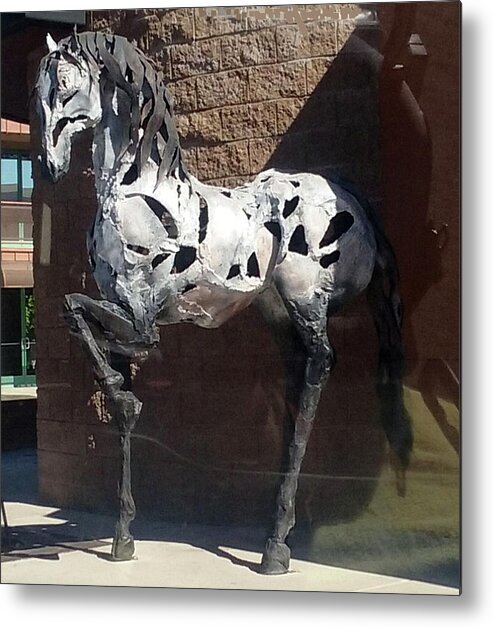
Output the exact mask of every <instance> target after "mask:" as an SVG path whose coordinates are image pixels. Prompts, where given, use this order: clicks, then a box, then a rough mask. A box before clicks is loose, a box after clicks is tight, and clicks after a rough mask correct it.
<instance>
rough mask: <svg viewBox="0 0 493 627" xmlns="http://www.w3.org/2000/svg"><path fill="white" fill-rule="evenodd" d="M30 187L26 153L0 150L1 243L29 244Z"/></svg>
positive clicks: (30, 221)
mask: <svg viewBox="0 0 493 627" xmlns="http://www.w3.org/2000/svg"><path fill="white" fill-rule="evenodd" d="M32 190H33V177H32V164H31V160H30V158H29V155H28V153H24V152H13V151H10V152H2V195H1V198H2V242H10V243H11V242H19V245H22V244H23V243H24V242H25V243H29V242H30V243H31V245H32V215H31V206H30V201H31V194H32Z"/></svg>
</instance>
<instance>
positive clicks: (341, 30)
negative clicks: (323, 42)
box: [336, 20, 355, 54]
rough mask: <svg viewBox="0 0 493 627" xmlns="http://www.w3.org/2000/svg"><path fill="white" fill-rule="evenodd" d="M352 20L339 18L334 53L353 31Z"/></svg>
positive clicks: (342, 45)
mask: <svg viewBox="0 0 493 627" xmlns="http://www.w3.org/2000/svg"><path fill="white" fill-rule="evenodd" d="M354 28H355V26H354V22H353V20H341V21H340V22H339V23H338V25H337V37H336V54H337V53H339V52H340V51H341V50H342V49H343V47H344V46H345V44H346V43H347V41H348V39H349V38H350V37H351V35H352V33H353V31H354Z"/></svg>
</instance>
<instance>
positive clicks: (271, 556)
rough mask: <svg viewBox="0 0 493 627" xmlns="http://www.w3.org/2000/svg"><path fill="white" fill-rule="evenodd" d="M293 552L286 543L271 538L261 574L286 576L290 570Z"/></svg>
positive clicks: (266, 546)
mask: <svg viewBox="0 0 493 627" xmlns="http://www.w3.org/2000/svg"><path fill="white" fill-rule="evenodd" d="M290 557H291V551H290V550H289V547H288V545H287V544H284V542H277V541H276V540H272V539H270V538H269V540H267V543H266V545H265V550H264V554H263V556H262V563H261V564H260V572H261V573H262V574H263V575H284V574H285V573H287V572H288V570H289V559H290Z"/></svg>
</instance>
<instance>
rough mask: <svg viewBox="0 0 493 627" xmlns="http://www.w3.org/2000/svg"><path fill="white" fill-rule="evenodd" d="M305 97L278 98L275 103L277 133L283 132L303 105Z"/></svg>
mask: <svg viewBox="0 0 493 627" xmlns="http://www.w3.org/2000/svg"><path fill="white" fill-rule="evenodd" d="M305 102H306V99H304V98H288V99H286V100H279V101H278V102H277V103H276V105H277V130H278V133H279V134H281V133H285V132H286V131H287V130H288V128H289V127H290V126H291V125H292V123H293V122H294V120H295V119H296V117H297V115H298V113H299V112H300V111H301V109H302V108H303V107H304V105H305Z"/></svg>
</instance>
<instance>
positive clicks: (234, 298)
mask: <svg viewBox="0 0 493 627" xmlns="http://www.w3.org/2000/svg"><path fill="white" fill-rule="evenodd" d="M256 295H257V291H249V292H239V291H230V290H227V289H225V288H224V287H221V286H219V285H212V284H210V283H204V284H201V285H197V286H195V287H194V288H192V289H190V290H188V291H186V292H185V293H184V294H181V295H179V296H177V297H176V299H175V301H174V303H173V305H171V306H170V307H169V308H168V309H167V311H166V312H164V313H163V315H162V316H160V317H158V320H157V322H158V324H169V323H170V322H191V323H193V324H195V325H197V326H200V327H205V328H209V329H214V328H217V327H220V326H221V325H222V324H224V323H225V322H226V321H227V320H229V319H230V318H231V317H233V316H234V315H235V314H237V313H238V312H240V311H242V310H243V309H245V308H246V307H248V305H250V304H251V302H252V301H253V300H254V299H255V297H256Z"/></svg>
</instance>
